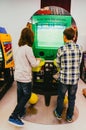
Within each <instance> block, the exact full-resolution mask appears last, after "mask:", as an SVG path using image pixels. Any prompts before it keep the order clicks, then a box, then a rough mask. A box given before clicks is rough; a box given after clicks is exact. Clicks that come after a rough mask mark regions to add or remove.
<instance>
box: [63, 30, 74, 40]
mask: <svg viewBox="0 0 86 130" xmlns="http://www.w3.org/2000/svg"><path fill="white" fill-rule="evenodd" d="M63 34H64V35H65V36H66V38H67V39H68V40H73V38H74V37H75V31H74V29H73V28H66V29H65V30H64V32H63Z"/></svg>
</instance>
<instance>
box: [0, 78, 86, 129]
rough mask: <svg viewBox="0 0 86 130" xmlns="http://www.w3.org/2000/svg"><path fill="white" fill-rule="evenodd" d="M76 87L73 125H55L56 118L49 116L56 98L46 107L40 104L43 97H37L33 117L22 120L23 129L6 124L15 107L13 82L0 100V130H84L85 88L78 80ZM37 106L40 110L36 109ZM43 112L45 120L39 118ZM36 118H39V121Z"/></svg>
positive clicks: (85, 110) (85, 116)
mask: <svg viewBox="0 0 86 130" xmlns="http://www.w3.org/2000/svg"><path fill="white" fill-rule="evenodd" d="M78 86H79V87H78V92H77V99H76V107H75V115H74V116H75V117H76V118H75V120H74V121H73V123H65V122H62V123H60V125H59V124H58V121H57V123H56V118H55V117H54V116H53V114H51V112H52V110H53V109H51V108H54V106H55V104H54V103H55V101H56V97H52V98H51V102H50V103H51V104H50V106H51V107H50V106H49V107H46V106H45V104H41V101H42V102H43V97H41V96H40V95H39V97H40V98H39V99H40V100H39V103H38V105H36V106H34V116H33V117H29V116H30V115H29V114H27V115H26V116H25V118H24V119H23V121H24V122H25V125H24V127H23V128H18V127H15V126H13V125H10V124H9V123H8V117H9V115H10V114H11V112H12V111H13V109H14V107H15V105H16V83H15V82H14V83H13V86H12V87H11V88H10V90H9V91H8V92H7V93H6V94H5V96H4V97H3V98H2V100H0V130H35V129H36V130H40V129H41V130H48V129H49V130H57V129H58V130H59V129H60V130H81V129H82V130H86V98H85V97H84V96H83V95H82V89H83V88H86V84H85V83H84V82H83V81H82V80H80V81H79V85H78ZM39 104H41V105H39ZM38 106H39V107H40V108H41V109H38V108H39V107H38ZM36 110H38V111H39V113H40V116H38V115H37V114H36V113H37V111H36ZM42 110H43V111H42ZM45 110H46V111H45ZM43 112H44V113H45V115H44V117H45V118H44V117H43V118H42V117H41V113H43ZM38 117H40V119H39V120H38ZM53 122H54V123H53Z"/></svg>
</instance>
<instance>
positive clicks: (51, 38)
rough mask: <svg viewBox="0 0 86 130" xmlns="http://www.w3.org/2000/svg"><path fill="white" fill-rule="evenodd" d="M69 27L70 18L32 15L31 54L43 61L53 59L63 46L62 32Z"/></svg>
mask: <svg viewBox="0 0 86 130" xmlns="http://www.w3.org/2000/svg"><path fill="white" fill-rule="evenodd" d="M70 26H71V16H66V15H34V16H33V17H32V29H33V31H34V44H33V52H34V54H35V56H36V57H41V58H44V59H45V60H53V59H55V58H56V54H57V51H58V48H59V47H60V46H63V45H64V42H63V31H64V29H65V28H67V27H70Z"/></svg>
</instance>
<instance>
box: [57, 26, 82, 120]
mask: <svg viewBox="0 0 86 130" xmlns="http://www.w3.org/2000/svg"><path fill="white" fill-rule="evenodd" d="M74 38H75V31H74V29H73V28H66V29H65V30H64V32H63V39H64V43H65V45H64V46H62V47H60V48H59V49H58V53H57V59H56V61H57V64H58V65H59V67H60V76H59V78H60V87H59V94H58V100H57V107H56V109H55V111H54V114H55V116H56V117H57V119H59V120H61V119H62V111H63V102H64V97H65V94H66V92H67V91H68V108H67V113H66V120H67V121H68V122H72V117H73V113H74V106H75V99H76V92H77V88H78V80H79V77H80V63H81V57H82V53H81V49H80V47H79V45H78V44H76V43H74V42H73V41H74Z"/></svg>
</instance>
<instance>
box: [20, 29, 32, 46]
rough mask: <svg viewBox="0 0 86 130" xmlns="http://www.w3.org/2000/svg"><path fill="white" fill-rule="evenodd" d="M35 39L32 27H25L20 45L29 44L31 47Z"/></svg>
mask: <svg viewBox="0 0 86 130" xmlns="http://www.w3.org/2000/svg"><path fill="white" fill-rule="evenodd" d="M33 41H34V34H33V32H32V31H31V29H29V28H24V29H23V30H22V31H21V36H20V39H19V42H18V45H19V46H24V45H28V46H30V47H32V45H33Z"/></svg>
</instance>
